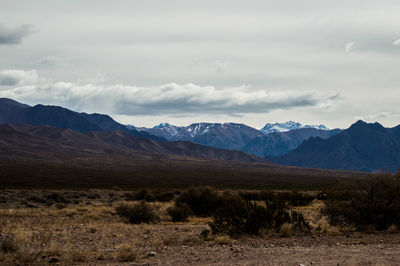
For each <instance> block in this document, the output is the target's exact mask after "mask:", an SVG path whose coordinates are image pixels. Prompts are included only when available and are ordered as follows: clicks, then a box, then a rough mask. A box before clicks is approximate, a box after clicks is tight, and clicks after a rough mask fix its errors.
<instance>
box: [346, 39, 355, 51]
mask: <svg viewBox="0 0 400 266" xmlns="http://www.w3.org/2000/svg"><path fill="white" fill-rule="evenodd" d="M354 45H355V43H354V42H348V43H346V44H345V46H344V51H345V52H346V53H350V52H351V51H353V50H354V48H355V47H354Z"/></svg>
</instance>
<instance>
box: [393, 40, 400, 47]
mask: <svg viewBox="0 0 400 266" xmlns="http://www.w3.org/2000/svg"><path fill="white" fill-rule="evenodd" d="M392 45H393V46H396V47H398V46H400V39H397V40H395V41H393V43H392Z"/></svg>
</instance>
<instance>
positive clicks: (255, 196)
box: [239, 190, 316, 207]
mask: <svg viewBox="0 0 400 266" xmlns="http://www.w3.org/2000/svg"><path fill="white" fill-rule="evenodd" d="M239 195H240V196H241V197H242V198H243V199H245V200H254V201H284V202H285V203H286V204H287V205H289V206H293V207H295V206H306V205H308V204H310V203H311V201H313V200H314V199H315V198H316V196H314V195H311V194H306V193H299V192H297V191H291V192H279V193H278V192H272V191H265V190H263V191H255V192H249V191H247V192H241V193H240V194H239Z"/></svg>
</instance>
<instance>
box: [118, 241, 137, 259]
mask: <svg viewBox="0 0 400 266" xmlns="http://www.w3.org/2000/svg"><path fill="white" fill-rule="evenodd" d="M114 254H115V257H116V259H117V261H120V262H132V261H136V260H137V259H138V257H139V254H138V252H137V250H136V248H134V247H133V246H132V245H130V244H128V243H125V244H121V245H119V246H117V247H116V250H115V252H114Z"/></svg>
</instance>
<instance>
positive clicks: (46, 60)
mask: <svg viewBox="0 0 400 266" xmlns="http://www.w3.org/2000/svg"><path fill="white" fill-rule="evenodd" d="M33 64H34V65H36V66H38V67H43V68H46V67H68V66H69V64H68V63H67V62H66V61H65V60H64V59H62V58H60V57H56V56H45V57H43V58H40V59H39V60H37V61H36V62H34V63H33Z"/></svg>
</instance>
